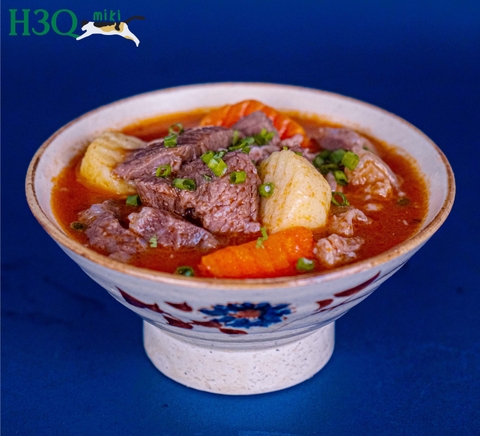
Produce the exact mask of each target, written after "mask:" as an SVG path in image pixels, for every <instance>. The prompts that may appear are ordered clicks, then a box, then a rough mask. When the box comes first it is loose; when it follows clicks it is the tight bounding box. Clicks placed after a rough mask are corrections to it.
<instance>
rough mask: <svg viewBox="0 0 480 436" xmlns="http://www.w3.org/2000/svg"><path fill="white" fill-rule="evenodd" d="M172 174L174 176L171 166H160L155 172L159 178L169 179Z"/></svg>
mask: <svg viewBox="0 0 480 436" xmlns="http://www.w3.org/2000/svg"><path fill="white" fill-rule="evenodd" d="M170 174H172V167H171V166H170V165H169V164H165V165H160V166H159V167H158V168H157V171H155V175H156V176H157V177H163V178H165V177H168V176H169V175H170Z"/></svg>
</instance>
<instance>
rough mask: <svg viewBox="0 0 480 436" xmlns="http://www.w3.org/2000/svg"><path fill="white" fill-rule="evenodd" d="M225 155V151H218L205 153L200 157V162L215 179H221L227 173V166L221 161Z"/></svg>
mask: <svg viewBox="0 0 480 436" xmlns="http://www.w3.org/2000/svg"><path fill="white" fill-rule="evenodd" d="M225 153H226V151H219V152H217V153H215V152H213V151H207V152H206V153H204V154H202V156H201V159H202V161H203V162H205V163H206V164H207V166H208V168H210V169H211V170H212V173H213V174H215V175H216V176H217V177H221V176H223V175H224V174H225V173H226V172H227V169H228V168H227V164H226V163H225V161H224V160H223V159H222V157H223V156H224V155H225Z"/></svg>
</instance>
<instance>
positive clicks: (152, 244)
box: [148, 235, 157, 248]
mask: <svg viewBox="0 0 480 436" xmlns="http://www.w3.org/2000/svg"><path fill="white" fill-rule="evenodd" d="M148 243H149V245H150V247H151V248H157V235H153V236H152V237H151V238H150V240H149V241H148Z"/></svg>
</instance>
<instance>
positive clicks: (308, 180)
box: [259, 150, 332, 233]
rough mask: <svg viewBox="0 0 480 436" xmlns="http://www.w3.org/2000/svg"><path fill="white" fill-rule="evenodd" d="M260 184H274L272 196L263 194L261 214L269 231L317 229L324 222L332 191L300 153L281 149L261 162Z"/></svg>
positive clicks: (325, 221)
mask: <svg viewBox="0 0 480 436" xmlns="http://www.w3.org/2000/svg"><path fill="white" fill-rule="evenodd" d="M259 174H260V178H261V179H262V180H263V183H273V184H274V185H275V188H274V192H273V194H272V196H271V197H266V198H264V197H262V200H261V203H260V215H261V218H262V221H263V225H264V226H265V227H266V228H267V231H268V232H271V233H275V232H278V231H280V230H284V229H288V228H291V227H297V226H302V227H307V228H309V229H318V228H320V227H323V226H324V225H325V224H326V223H327V216H328V212H329V210H330V201H331V197H332V190H331V189H330V186H329V184H328V182H327V181H326V180H325V178H324V177H323V176H322V175H321V174H320V173H319V172H318V171H317V170H316V169H315V167H314V166H313V165H312V164H311V163H310V162H309V161H308V160H307V159H305V158H304V157H303V156H299V155H297V154H295V153H294V152H292V151H289V150H283V151H280V152H275V153H272V155H271V156H270V157H269V158H268V159H265V160H264V161H263V162H262V163H261V164H260V169H259Z"/></svg>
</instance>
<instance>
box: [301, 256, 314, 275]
mask: <svg viewBox="0 0 480 436" xmlns="http://www.w3.org/2000/svg"><path fill="white" fill-rule="evenodd" d="M314 268H315V261H314V260H312V259H307V258H306V257H301V258H300V259H298V260H297V271H302V272H305V271H312V270H313V269H314Z"/></svg>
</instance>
